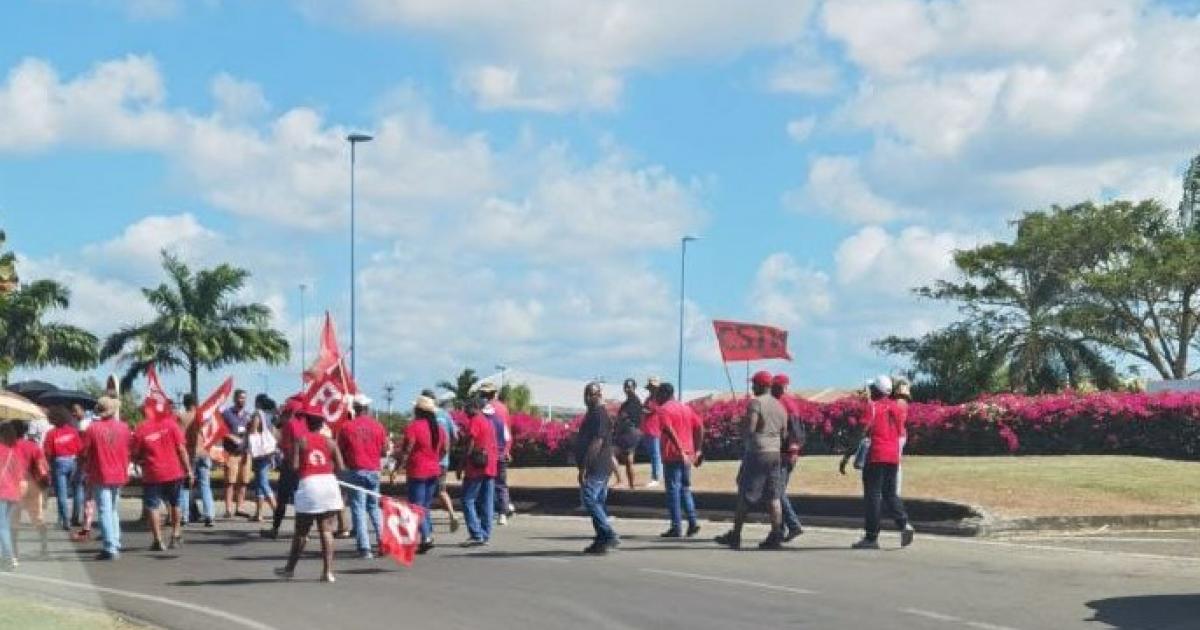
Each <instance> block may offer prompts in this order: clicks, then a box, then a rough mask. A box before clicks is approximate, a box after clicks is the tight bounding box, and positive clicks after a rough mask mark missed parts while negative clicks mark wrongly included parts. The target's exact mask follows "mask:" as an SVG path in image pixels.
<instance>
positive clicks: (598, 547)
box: [583, 541, 608, 556]
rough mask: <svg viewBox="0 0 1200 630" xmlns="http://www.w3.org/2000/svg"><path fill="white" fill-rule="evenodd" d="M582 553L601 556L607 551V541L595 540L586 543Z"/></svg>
mask: <svg viewBox="0 0 1200 630" xmlns="http://www.w3.org/2000/svg"><path fill="white" fill-rule="evenodd" d="M583 553H585V554H587V555H589V556H603V555H605V554H607V553H608V543H602V542H600V541H596V542H594V543H592V544H590V545H588V547H587V549H584V550H583Z"/></svg>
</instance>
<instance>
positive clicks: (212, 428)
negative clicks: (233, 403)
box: [194, 376, 233, 451]
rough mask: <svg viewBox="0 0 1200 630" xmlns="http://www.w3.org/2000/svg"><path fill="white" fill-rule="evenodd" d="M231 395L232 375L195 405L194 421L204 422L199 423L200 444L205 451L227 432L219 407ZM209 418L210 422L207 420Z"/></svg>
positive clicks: (227, 428) (217, 442)
mask: <svg viewBox="0 0 1200 630" xmlns="http://www.w3.org/2000/svg"><path fill="white" fill-rule="evenodd" d="M231 395H233V377H232V376H230V377H229V378H226V379H225V382H224V383H221V386H220V387H218V388H217V389H216V391H214V392H213V393H211V394H209V395H208V398H205V399H204V402H202V403H200V404H199V405H198V406H197V407H196V418H195V420H194V422H202V423H204V424H201V425H200V445H201V448H203V449H204V450H205V451H210V450H212V449H213V447H215V446H217V445H218V444H220V443H221V440H222V439H224V437H225V436H226V435H228V434H229V427H227V426H225V420H224V418H222V417H221V407H222V406H224V404H225V401H226V400H229V397H230V396H231ZM210 418H211V419H212V422H207V420H209V419H210Z"/></svg>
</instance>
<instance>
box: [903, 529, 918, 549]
mask: <svg viewBox="0 0 1200 630" xmlns="http://www.w3.org/2000/svg"><path fill="white" fill-rule="evenodd" d="M916 535H917V530H915V529H913V527H912V525H909V526H907V527H905V528H904V529H903V530H902V531H901V532H900V546H901V547H907V546H909V545H911V544H912V542H913V537H914V536H916Z"/></svg>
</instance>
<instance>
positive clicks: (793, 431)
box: [771, 373, 805, 542]
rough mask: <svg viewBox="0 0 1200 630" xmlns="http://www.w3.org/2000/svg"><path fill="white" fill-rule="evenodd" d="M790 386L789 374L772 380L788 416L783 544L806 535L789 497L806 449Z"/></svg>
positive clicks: (782, 492) (781, 499)
mask: <svg viewBox="0 0 1200 630" xmlns="http://www.w3.org/2000/svg"><path fill="white" fill-rule="evenodd" d="M790 384H791V379H789V378H788V375H787V374H782V373H780V374H776V375H775V376H774V377H773V378H772V379H771V395H772V396H774V397H775V399H776V400H778V401H779V402H780V403H782V404H783V408H784V409H785V410H786V411H787V416H788V424H787V440H786V442H785V444H784V448H785V450H784V452H783V470H782V471H781V474H780V477H781V479H780V481H781V482H782V485H781V487H780V489H779V492H780V494H779V504H780V506H781V507H782V509H783V527H784V534H783V542H791V541H792V540H794V539H795V538H796V537H797V536H799V535H800V534H803V533H804V527H803V526H801V525H800V516H799V515H797V514H796V508H795V507H794V506H792V500H791V499H790V498H788V495H787V489H788V483H789V482H790V481H791V478H792V473H793V472H795V469H796V462H797V461H798V460H799V458H800V451H801V449H803V448H804V439H805V430H804V424H803V423H802V422H801V420H800V405H799V404H798V403H797V402H796V399H795V397H793V396H788V395H787V389H788V385H790Z"/></svg>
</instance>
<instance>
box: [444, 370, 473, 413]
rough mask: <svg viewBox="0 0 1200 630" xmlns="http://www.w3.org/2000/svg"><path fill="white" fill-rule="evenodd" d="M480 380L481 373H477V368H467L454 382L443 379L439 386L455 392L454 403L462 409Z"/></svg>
mask: <svg viewBox="0 0 1200 630" xmlns="http://www.w3.org/2000/svg"><path fill="white" fill-rule="evenodd" d="M478 382H479V375H478V374H476V373H475V370H473V369H471V368H466V369H465V370H463V371H462V372H459V374H458V376H457V377H456V378H455V379H454V382H453V383H451V382H450V381H442V382H440V383H438V384H437V386H438V387H440V388H442V389H444V390H446V391H448V392H450V393H452V394H454V405H455V406H456V407H458V408H460V409H461V408H462V405H463V403H465V402H466V401H467V400H468V399H469V398H471V390H473V389H474V388H475V384H476V383H478Z"/></svg>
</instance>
